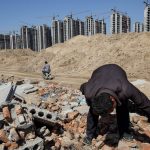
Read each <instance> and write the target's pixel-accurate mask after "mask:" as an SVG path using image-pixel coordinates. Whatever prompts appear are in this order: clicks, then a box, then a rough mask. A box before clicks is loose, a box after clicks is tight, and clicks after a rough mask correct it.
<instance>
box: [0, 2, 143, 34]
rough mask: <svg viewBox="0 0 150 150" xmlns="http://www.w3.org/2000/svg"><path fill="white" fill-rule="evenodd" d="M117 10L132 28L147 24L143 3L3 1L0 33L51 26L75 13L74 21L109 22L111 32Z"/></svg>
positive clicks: (0, 7) (0, 10)
mask: <svg viewBox="0 0 150 150" xmlns="http://www.w3.org/2000/svg"><path fill="white" fill-rule="evenodd" d="M113 8H116V9H117V10H120V11H121V12H127V14H128V16H130V17H131V24H132V26H131V28H133V23H134V22H135V21H140V22H143V19H144V3H143V0H1V3H0V33H8V32H9V31H13V30H16V31H17V30H18V31H19V30H20V27H21V25H23V24H25V23H26V25H29V26H30V25H42V24H47V25H48V26H50V25H51V18H52V16H53V15H59V17H57V18H58V19H60V20H63V18H64V17H65V16H66V15H69V14H70V13H71V12H72V13H73V14H75V15H74V16H73V17H74V18H75V19H76V18H79V19H81V20H83V21H84V18H85V16H88V15H91V13H92V14H93V15H94V18H95V19H96V18H99V19H102V18H103V17H104V18H106V20H105V22H106V23H107V31H108V30H109V27H110V10H111V9H113Z"/></svg>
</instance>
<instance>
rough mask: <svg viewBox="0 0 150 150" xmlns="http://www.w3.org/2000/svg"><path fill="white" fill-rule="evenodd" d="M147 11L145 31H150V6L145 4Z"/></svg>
mask: <svg viewBox="0 0 150 150" xmlns="http://www.w3.org/2000/svg"><path fill="white" fill-rule="evenodd" d="M145 4H146V5H145V9H144V31H145V32H149V31H150V4H149V3H148V2H145Z"/></svg>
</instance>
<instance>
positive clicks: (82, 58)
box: [0, 33, 150, 80]
mask: <svg viewBox="0 0 150 150" xmlns="http://www.w3.org/2000/svg"><path fill="white" fill-rule="evenodd" d="M45 60H48V61H49V62H50V64H51V67H52V70H53V73H55V74H61V73H65V74H74V75H78V74H80V75H88V76H89V75H90V74H91V73H92V71H93V70H94V69H95V68H97V67H98V66H101V65H103V64H107V63H116V64H119V65H120V66H122V67H123V68H124V69H125V70H126V71H127V73H128V76H129V77H130V78H141V79H142V78H143V79H148V80H149V76H150V65H149V64H150V33H129V34H120V35H113V36H108V35H107V36H106V35H101V34H98V35H94V36H91V37H86V36H77V37H74V38H72V39H71V40H69V41H67V42H65V43H63V44H56V45H54V46H53V47H50V48H47V49H46V50H43V52H41V53H33V52H31V51H30V50H26V51H23V50H17V51H14V52H11V53H10V51H9V53H8V52H1V53H0V62H1V66H7V67H12V68H14V69H17V70H20V71H28V72H29V71H31V72H40V70H41V67H42V65H43V62H44V61H45Z"/></svg>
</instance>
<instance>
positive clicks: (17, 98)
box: [0, 81, 150, 150]
mask: <svg viewBox="0 0 150 150" xmlns="http://www.w3.org/2000/svg"><path fill="white" fill-rule="evenodd" d="M31 83H32V84H31ZM88 109H89V107H88V106H87V105H86V101H85V97H84V96H83V95H82V94H81V92H80V91H79V90H76V89H72V88H69V87H65V86H60V85H58V84H54V83H45V82H34V84H33V82H31V81H30V82H26V83H25V82H17V83H16V84H14V83H10V82H8V83H2V84H1V85H0V149H2V150H4V149H8V150H15V149H16V150H81V149H82V150H91V149H92V150H98V149H103V150H106V149H109V150H130V149H134V150H147V149H150V144H149V143H150V124H149V123H148V120H147V118H145V117H143V116H139V115H137V114H134V113H131V114H130V120H131V131H132V132H133V135H134V141H132V142H129V141H124V140H120V141H119V134H118V128H117V120H116V114H115V112H114V113H112V114H109V115H107V116H105V117H101V118H100V119H99V124H98V128H97V132H96V137H95V138H94V139H93V141H92V145H90V146H88V145H84V144H83V143H82V139H83V137H84V136H85V130H86V119H87V113H88Z"/></svg>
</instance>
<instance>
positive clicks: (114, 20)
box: [111, 9, 131, 34]
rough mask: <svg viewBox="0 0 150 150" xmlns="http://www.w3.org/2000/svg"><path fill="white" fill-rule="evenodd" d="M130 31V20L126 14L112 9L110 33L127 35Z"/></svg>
mask: <svg viewBox="0 0 150 150" xmlns="http://www.w3.org/2000/svg"><path fill="white" fill-rule="evenodd" d="M130 31H131V19H130V17H129V16H127V14H125V13H122V12H119V11H116V10H114V9H112V14H111V33H112V34H118V33H128V32H130Z"/></svg>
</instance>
